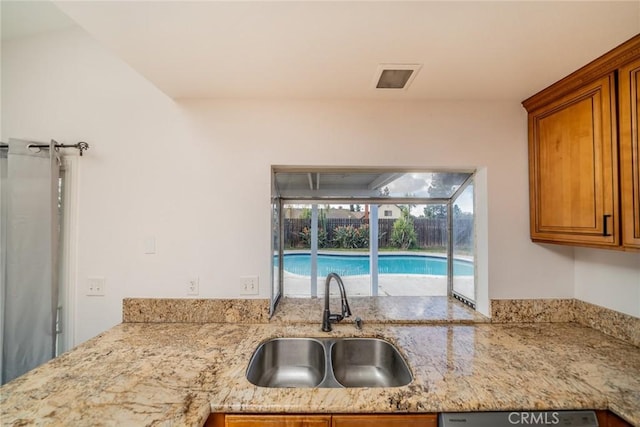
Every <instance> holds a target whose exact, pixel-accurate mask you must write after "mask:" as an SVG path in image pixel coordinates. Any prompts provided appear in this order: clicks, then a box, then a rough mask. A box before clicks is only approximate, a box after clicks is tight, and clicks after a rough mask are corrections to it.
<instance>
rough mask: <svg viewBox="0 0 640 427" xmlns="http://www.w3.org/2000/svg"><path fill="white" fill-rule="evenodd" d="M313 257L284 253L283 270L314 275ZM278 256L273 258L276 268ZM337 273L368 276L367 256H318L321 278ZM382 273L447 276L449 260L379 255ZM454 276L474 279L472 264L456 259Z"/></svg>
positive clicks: (379, 266) (415, 256)
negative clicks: (312, 273) (312, 270)
mask: <svg viewBox="0 0 640 427" xmlns="http://www.w3.org/2000/svg"><path fill="white" fill-rule="evenodd" d="M310 258H311V255H309V254H285V256H284V269H285V271H288V272H289V273H293V274H299V275H301V276H310V275H311V261H310ZM277 263H278V257H277V256H276V257H274V265H277ZM331 272H335V273H338V274H339V275H341V276H355V275H360V274H369V256H368V255H318V276H319V277H322V276H326V275H327V274H329V273H331ZM378 273H379V274H429V275H434V276H446V275H447V260H446V258H439V257H431V256H420V255H379V256H378ZM453 275H454V276H472V275H473V263H471V262H468V261H463V260H454V262H453Z"/></svg>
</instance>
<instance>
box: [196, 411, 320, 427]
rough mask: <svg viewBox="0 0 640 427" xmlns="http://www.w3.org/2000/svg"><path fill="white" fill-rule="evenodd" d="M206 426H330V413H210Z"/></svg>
mask: <svg viewBox="0 0 640 427" xmlns="http://www.w3.org/2000/svg"><path fill="white" fill-rule="evenodd" d="M205 425H206V426H207V427H331V415H269V414H265V415H262V414H227V415H225V414H212V415H211V416H210V417H209V419H208V420H207V423H206V424H205Z"/></svg>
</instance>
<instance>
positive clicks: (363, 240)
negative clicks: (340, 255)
mask: <svg viewBox="0 0 640 427" xmlns="http://www.w3.org/2000/svg"><path fill="white" fill-rule="evenodd" d="M333 242H334V244H335V245H336V247H338V248H344V249H358V248H367V247H369V225H368V224H364V225H362V226H361V227H354V226H352V225H341V226H338V227H336V228H335V229H334V230H333Z"/></svg>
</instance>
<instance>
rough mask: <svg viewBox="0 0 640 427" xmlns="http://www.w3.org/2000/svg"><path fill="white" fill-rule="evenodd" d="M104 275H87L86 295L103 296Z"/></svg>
mask: <svg viewBox="0 0 640 427" xmlns="http://www.w3.org/2000/svg"><path fill="white" fill-rule="evenodd" d="M104 291H105V282H104V277H87V295H89V296H104Z"/></svg>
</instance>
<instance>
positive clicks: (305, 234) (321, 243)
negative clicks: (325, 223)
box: [299, 227, 327, 248]
mask: <svg viewBox="0 0 640 427" xmlns="http://www.w3.org/2000/svg"><path fill="white" fill-rule="evenodd" d="M299 235H300V242H301V243H302V246H303V247H305V248H310V247H311V229H310V228H309V227H305V228H303V229H302V231H301V232H300V233H299ZM318 247H319V248H326V247H327V232H326V231H325V230H323V229H322V228H319V229H318Z"/></svg>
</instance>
